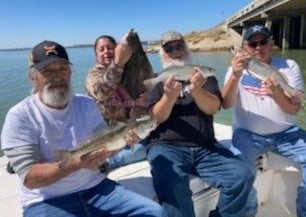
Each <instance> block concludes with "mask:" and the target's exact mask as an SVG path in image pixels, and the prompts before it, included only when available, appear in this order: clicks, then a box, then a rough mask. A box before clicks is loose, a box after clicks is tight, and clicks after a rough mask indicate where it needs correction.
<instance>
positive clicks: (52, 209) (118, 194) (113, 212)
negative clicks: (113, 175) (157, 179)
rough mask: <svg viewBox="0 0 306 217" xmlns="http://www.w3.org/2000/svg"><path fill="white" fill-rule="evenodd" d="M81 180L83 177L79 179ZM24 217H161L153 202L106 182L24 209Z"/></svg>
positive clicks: (116, 184) (115, 184)
mask: <svg viewBox="0 0 306 217" xmlns="http://www.w3.org/2000/svg"><path fill="white" fill-rule="evenodd" d="M80 178H81V177H80ZM23 216H24V217H111V216H114V217H127V216H129V217H146V216H147V217H161V216H165V212H164V210H163V209H162V208H161V206H160V205H159V204H157V203H155V202H154V201H152V200H150V199H148V198H145V197H143V196H141V195H139V194H136V193H134V192H132V191H129V190H127V189H126V188H124V187H123V186H121V185H119V184H118V183H116V182H114V181H112V180H109V179H105V180H103V181H102V182H101V183H100V184H98V185H97V186H95V187H93V188H90V189H87V190H83V191H80V192H77V193H73V194H69V195H65V196H61V197H56V198H53V199H48V200H45V201H42V202H37V203H34V204H31V205H29V206H27V207H25V208H24V213H23Z"/></svg>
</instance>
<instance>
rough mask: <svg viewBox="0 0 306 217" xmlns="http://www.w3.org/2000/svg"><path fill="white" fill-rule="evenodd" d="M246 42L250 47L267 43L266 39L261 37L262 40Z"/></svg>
mask: <svg viewBox="0 0 306 217" xmlns="http://www.w3.org/2000/svg"><path fill="white" fill-rule="evenodd" d="M247 44H248V45H249V46H250V47H252V48H256V47H257V46H265V45H266V44H268V40H267V39H263V40H260V41H254V42H249V43H247Z"/></svg>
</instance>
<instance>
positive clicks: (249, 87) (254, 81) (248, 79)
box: [241, 74, 267, 98]
mask: <svg viewBox="0 0 306 217" xmlns="http://www.w3.org/2000/svg"><path fill="white" fill-rule="evenodd" d="M241 84H242V86H243V87H244V89H245V90H246V91H248V92H250V93H253V94H255V95H256V96H259V97H261V98H264V96H267V89H266V87H265V85H264V83H263V82H262V81H261V80H260V79H258V78H255V77H253V76H251V75H247V74H243V75H242V80H241Z"/></svg>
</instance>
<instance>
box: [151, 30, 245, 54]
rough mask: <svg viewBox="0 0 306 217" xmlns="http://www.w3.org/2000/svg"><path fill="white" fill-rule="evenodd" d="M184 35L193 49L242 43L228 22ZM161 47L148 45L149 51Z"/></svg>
mask: <svg viewBox="0 0 306 217" xmlns="http://www.w3.org/2000/svg"><path fill="white" fill-rule="evenodd" d="M184 37H185V40H186V41H187V43H188V46H189V48H190V49H191V50H192V51H214V50H228V49H230V48H231V47H233V46H235V45H240V44H241V35H239V34H238V33H237V32H235V31H234V30H232V29H230V28H227V26H226V24H220V25H218V26H216V27H214V28H212V29H209V30H206V31H200V32H191V33H188V34H186V35H184ZM159 49H160V46H159V45H152V46H150V47H148V49H147V52H158V51H159Z"/></svg>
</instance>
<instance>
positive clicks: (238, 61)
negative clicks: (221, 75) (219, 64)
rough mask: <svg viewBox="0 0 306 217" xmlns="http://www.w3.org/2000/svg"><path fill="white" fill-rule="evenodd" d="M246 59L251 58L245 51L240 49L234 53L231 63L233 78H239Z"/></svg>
mask: <svg viewBox="0 0 306 217" xmlns="http://www.w3.org/2000/svg"><path fill="white" fill-rule="evenodd" d="M248 58H251V56H250V54H248V53H247V52H246V51H244V50H242V49H238V50H237V51H236V53H235V56H234V57H233V59H232V61H231V66H232V69H233V76H235V77H236V79H239V78H240V76H241V74H242V71H243V70H244V69H245V62H246V60H247V59H248Z"/></svg>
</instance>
